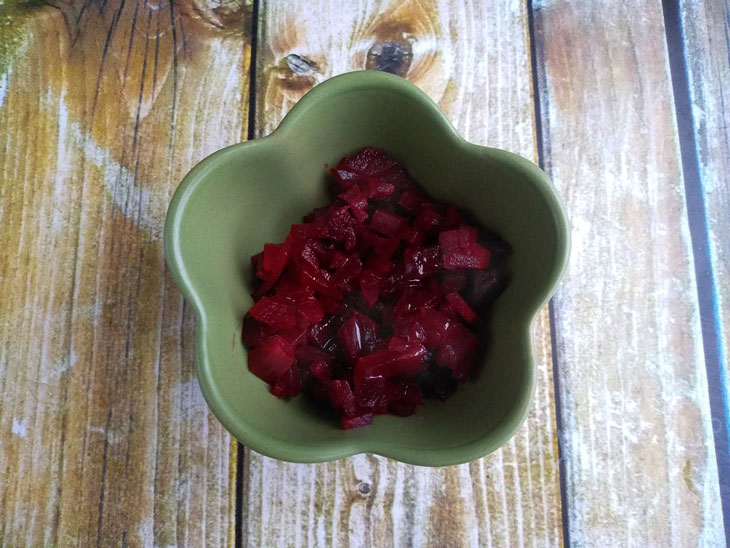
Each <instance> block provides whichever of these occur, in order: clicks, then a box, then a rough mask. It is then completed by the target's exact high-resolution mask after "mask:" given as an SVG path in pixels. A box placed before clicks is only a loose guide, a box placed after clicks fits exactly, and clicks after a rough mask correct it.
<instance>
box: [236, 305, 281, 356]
mask: <svg viewBox="0 0 730 548" xmlns="http://www.w3.org/2000/svg"><path fill="white" fill-rule="evenodd" d="M275 334H276V331H274V329H272V328H271V327H269V326H268V325H266V324H264V323H261V322H260V321H258V320H257V319H256V318H254V317H253V316H251V314H250V313H249V314H246V316H244V318H243V343H244V344H245V345H246V346H249V347H251V348H256V347H257V346H261V345H262V344H264V343H265V342H266V341H267V340H269V339H270V338H271V337H273V336H274V335H275Z"/></svg>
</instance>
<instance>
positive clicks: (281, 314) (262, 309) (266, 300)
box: [249, 297, 297, 330]
mask: <svg viewBox="0 0 730 548" xmlns="http://www.w3.org/2000/svg"><path fill="white" fill-rule="evenodd" d="M249 313H250V314H251V316H253V317H254V318H256V319H257V320H258V321H260V322H261V323H265V324H266V325H268V326H270V327H273V328H274V329H276V330H279V329H286V328H287V327H291V326H293V325H294V324H295V323H296V322H297V320H296V308H294V307H293V306H291V305H290V304H287V303H285V302H280V301H278V300H276V299H275V298H273V297H263V298H262V299H261V300H260V301H259V302H257V303H256V304H255V305H253V306H252V307H251V310H249Z"/></svg>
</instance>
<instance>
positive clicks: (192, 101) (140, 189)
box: [0, 0, 250, 546]
mask: <svg viewBox="0 0 730 548" xmlns="http://www.w3.org/2000/svg"><path fill="white" fill-rule="evenodd" d="M195 6H196V9H195V10H193V6H192V3H181V4H175V5H172V4H168V3H167V2H156V1H154V2H150V1H146V2H141V1H135V2H130V1H126V2H125V1H124V0H108V1H106V2H104V3H100V2H95V3H93V4H92V3H91V2H87V3H85V4H83V5H81V4H71V5H60V6H58V7H56V8H54V7H48V6H46V7H44V8H43V9H42V10H40V11H39V12H38V14H37V16H36V18H35V19H34V20H33V21H32V22H31V23H30V24H29V26H28V28H27V30H28V34H27V35H26V40H25V42H24V44H23V45H22V47H21V48H20V49H19V50H17V57H16V58H15V60H14V61H13V62H12V64H11V65H10V68H9V70H8V71H7V72H5V73H4V74H3V75H2V83H3V85H2V90H1V91H2V95H1V99H0V103H1V104H0V107H1V109H2V110H0V150H2V153H0V181H2V183H0V234H2V242H3V244H2V246H0V280H2V283H0V318H2V321H1V322H0V349H1V350H0V432H2V440H3V441H2V443H1V444H0V544H2V545H3V546H45V545H49V546H110V545H115V546H116V545H122V546H123V545H130V546H175V545H177V546H220V545H232V544H233V541H234V538H233V537H234V526H233V523H234V517H233V513H234V506H235V505H234V504H233V499H232V496H233V494H234V492H235V457H236V447H235V445H233V444H232V442H231V439H230V437H229V436H228V434H227V433H226V432H225V431H224V430H223V429H222V428H221V426H220V425H219V424H218V422H217V421H216V420H215V418H214V417H213V416H212V415H211V413H210V412H209V411H208V408H207V406H206V405H205V402H204V400H203V398H202V395H201V393H200V390H199V388H198V385H197V381H196V380H195V378H194V372H193V330H194V317H193V314H192V313H191V310H190V308H189V307H187V306H186V305H185V304H184V302H183V299H182V297H181V295H180V293H179V292H178V291H177V289H176V287H175V284H174V282H173V281H172V278H171V277H170V275H169V273H168V272H167V270H166V267H165V261H164V258H163V252H162V232H161V231H162V225H163V221H164V214H165V210H166V207H167V204H168V202H169V199H170V196H171V194H172V191H173V190H174V188H175V186H176V185H177V183H178V182H179V180H180V178H181V177H182V176H183V174H184V173H185V172H186V171H187V170H188V169H189V168H190V167H191V165H192V164H194V163H195V162H196V161H198V160H199V159H201V158H202V157H203V156H205V155H206V154H208V153H210V152H212V151H214V150H216V149H218V148H220V147H222V146H224V145H227V144H231V143H234V142H237V141H239V140H240V139H241V138H242V135H243V134H244V132H245V126H246V119H247V113H246V106H247V100H248V62H249V45H248V38H247V33H248V32H250V31H249V30H247V29H249V27H248V21H249V19H248V18H249V17H250V13H249V12H250V6H246V5H244V4H237V5H236V6H235V7H231V8H230V9H228V8H225V7H224V8H222V9H218V8H219V7H220V6H219V5H218V4H217V3H213V4H210V5H209V4H205V3H202V2H201V3H196V4H195ZM214 66H217V67H222V68H220V69H214V68H212V67H214Z"/></svg>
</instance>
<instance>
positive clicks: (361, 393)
mask: <svg viewBox="0 0 730 548" xmlns="http://www.w3.org/2000/svg"><path fill="white" fill-rule="evenodd" d="M384 389H385V377H383V376H382V375H368V376H366V377H364V378H363V379H362V380H361V381H360V382H359V383H356V384H355V404H356V405H358V406H359V407H375V405H376V404H377V403H378V400H379V399H380V398H381V397H382V395H383V390H384Z"/></svg>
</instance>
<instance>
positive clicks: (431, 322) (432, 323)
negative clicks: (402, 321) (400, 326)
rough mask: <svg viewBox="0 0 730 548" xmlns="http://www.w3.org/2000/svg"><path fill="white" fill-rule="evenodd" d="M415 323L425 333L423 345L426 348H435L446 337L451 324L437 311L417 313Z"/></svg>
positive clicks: (427, 310) (426, 310)
mask: <svg viewBox="0 0 730 548" xmlns="http://www.w3.org/2000/svg"><path fill="white" fill-rule="evenodd" d="M416 321H417V322H418V324H419V325H420V326H422V328H423V331H424V333H425V339H424V344H425V345H426V346H427V347H428V348H436V347H437V346H439V345H440V344H441V341H442V340H443V338H444V335H446V331H448V329H449V327H451V324H452V323H453V320H450V319H449V317H448V316H446V315H444V314H442V313H441V312H439V311H438V310H432V309H428V308H426V309H422V310H419V311H418V314H417V316H416Z"/></svg>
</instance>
